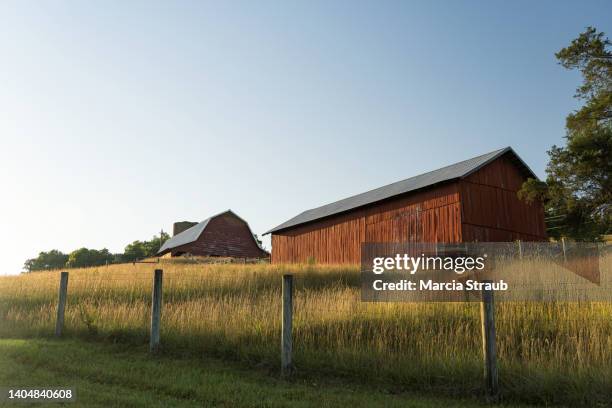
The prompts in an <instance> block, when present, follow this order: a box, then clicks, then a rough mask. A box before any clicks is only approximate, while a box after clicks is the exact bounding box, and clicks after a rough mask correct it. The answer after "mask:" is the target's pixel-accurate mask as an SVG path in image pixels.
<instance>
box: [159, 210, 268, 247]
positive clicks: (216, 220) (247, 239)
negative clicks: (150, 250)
mask: <svg viewBox="0 0 612 408" xmlns="http://www.w3.org/2000/svg"><path fill="white" fill-rule="evenodd" d="M177 224H180V225H175V232H176V231H181V232H179V233H177V234H176V235H174V236H173V237H172V238H170V239H169V240H167V241H166V242H164V245H162V247H161V248H160V250H159V252H158V255H160V256H162V255H166V254H169V255H170V256H181V255H187V254H189V255H194V256H221V257H235V258H266V257H268V256H269V254H268V252H266V251H265V250H263V249H262V248H261V247H260V246H259V244H258V243H257V241H256V240H255V237H254V235H253V233H252V232H251V228H250V227H249V224H247V222H246V221H245V220H243V219H242V218H240V217H239V216H238V215H236V214H235V213H234V212H233V211H231V210H228V211H225V212H223V213H221V214H217V215H214V216H212V217H210V218H207V219H205V220H204V221H202V222H200V223H195V225H192V226H190V225H191V224H192V223H189V222H186V221H184V222H182V223H177ZM177 226H178V229H177ZM185 227H188V228H187V229H184V230H183V228H185Z"/></svg>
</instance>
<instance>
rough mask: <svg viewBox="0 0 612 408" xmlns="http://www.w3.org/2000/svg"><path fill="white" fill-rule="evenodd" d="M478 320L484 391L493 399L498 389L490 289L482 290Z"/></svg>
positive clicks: (493, 305) (484, 281)
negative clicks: (479, 324)
mask: <svg viewBox="0 0 612 408" xmlns="http://www.w3.org/2000/svg"><path fill="white" fill-rule="evenodd" d="M482 282H483V283H492V281H490V280H483V281H482ZM480 319H481V322H482V354H483V357H484V377H485V383H486V389H487V394H488V395H489V396H492V397H494V396H496V395H497V392H498V389H499V381H498V376H497V350H496V347H495V304H494V300H493V290H492V289H488V288H483V289H482V302H481V303H480Z"/></svg>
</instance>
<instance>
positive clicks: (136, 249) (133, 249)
mask: <svg viewBox="0 0 612 408" xmlns="http://www.w3.org/2000/svg"><path fill="white" fill-rule="evenodd" d="M145 257H146V249H145V245H144V242H142V241H134V242H132V243H131V244H128V245H127V246H126V247H125V249H124V250H123V256H122V260H123V262H134V261H137V260H139V259H143V258H145Z"/></svg>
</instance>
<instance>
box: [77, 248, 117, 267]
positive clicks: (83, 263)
mask: <svg viewBox="0 0 612 408" xmlns="http://www.w3.org/2000/svg"><path fill="white" fill-rule="evenodd" d="M113 259H114V255H113V254H111V253H110V252H109V251H108V249H106V248H104V249H102V250H97V249H88V248H79V249H77V250H75V251H72V252H71V253H70V255H69V256H68V262H67V263H66V266H68V267H70V268H86V267H89V266H100V265H104V264H106V263H112V262H113Z"/></svg>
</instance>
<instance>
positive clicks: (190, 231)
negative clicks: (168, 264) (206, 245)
mask: <svg viewBox="0 0 612 408" xmlns="http://www.w3.org/2000/svg"><path fill="white" fill-rule="evenodd" d="M218 215H220V214H218ZM214 217H216V215H215V216H214ZM211 218H213V217H209V218H207V219H205V220H204V221H202V222H200V223H198V224H196V225H194V226H193V227H191V228H187V229H186V230H185V231H183V232H181V233H178V234H176V235H175V236H173V237H172V238H170V239H169V240H167V241H166V242H164V245H162V247H161V248H160V249H159V251H157V253H158V254H161V253H162V252H164V251H167V250H168V249H172V248H176V247H178V246H181V245H185V244H189V243H192V242H195V241H197V239H198V238H200V235H201V234H202V231H204V229H205V228H206V226H207V225H208V222H209V221H210V220H211Z"/></svg>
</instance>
